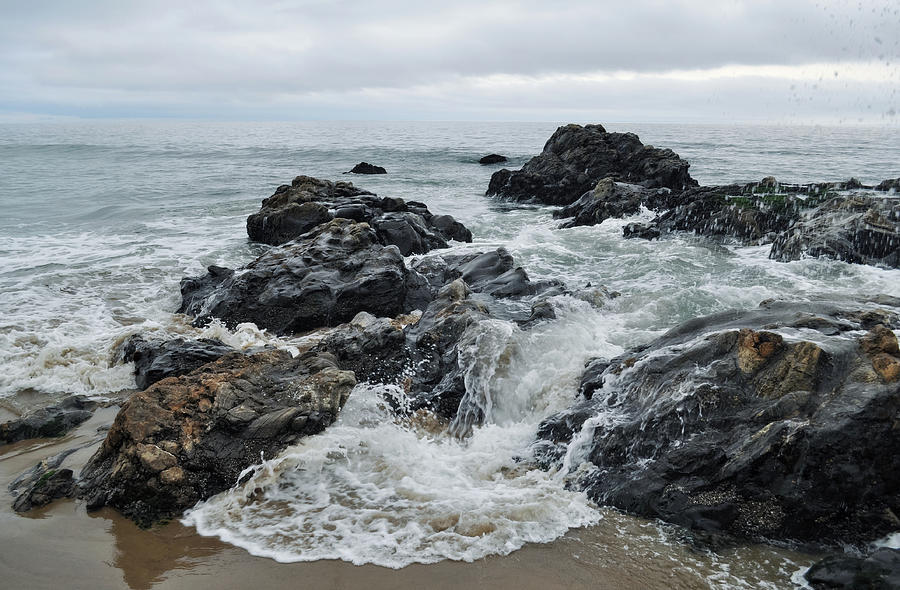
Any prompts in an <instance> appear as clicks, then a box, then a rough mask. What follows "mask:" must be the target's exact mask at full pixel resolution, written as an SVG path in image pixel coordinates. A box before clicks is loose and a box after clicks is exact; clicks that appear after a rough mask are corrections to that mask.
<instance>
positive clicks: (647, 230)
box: [622, 223, 662, 240]
mask: <svg viewBox="0 0 900 590" xmlns="http://www.w3.org/2000/svg"><path fill="white" fill-rule="evenodd" d="M660 235H662V234H661V232H660V231H659V227H657V226H656V224H654V223H629V224H627V225H626V226H625V227H623V228H622V236H623V237H624V238H626V239H630V238H640V239H642V240H656V239H659V237H660Z"/></svg>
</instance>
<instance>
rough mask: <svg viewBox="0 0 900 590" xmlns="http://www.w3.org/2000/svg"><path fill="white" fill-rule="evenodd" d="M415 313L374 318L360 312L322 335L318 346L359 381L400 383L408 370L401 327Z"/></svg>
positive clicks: (408, 322)
mask: <svg viewBox="0 0 900 590" xmlns="http://www.w3.org/2000/svg"><path fill="white" fill-rule="evenodd" d="M418 318H419V315H410V316H399V317H397V318H376V317H375V316H373V315H371V314H369V313H366V312H361V313H359V314H357V316H356V317H354V318H353V321H351V322H350V323H349V324H347V325H346V326H342V327H341V329H338V330H335V331H334V332H332V333H331V334H329V335H328V336H326V337H325V338H324V339H323V341H322V343H321V344H320V345H319V349H320V350H322V351H327V352H328V353H330V354H332V355H333V356H334V358H335V359H336V360H337V363H338V366H340V367H341V368H342V369H346V370H348V371H353V373H354V374H355V375H356V379H357V380H358V381H359V382H361V383H362V382H366V383H381V384H389V385H395V384H400V383H401V381H403V379H404V377H406V373H407V372H410V371H409V369H410V353H409V350H408V348H407V346H406V333H405V332H404V328H405V327H406V326H408V325H409V324H412V323H415V322H416V321H417V320H418Z"/></svg>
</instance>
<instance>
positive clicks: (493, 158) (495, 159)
mask: <svg viewBox="0 0 900 590" xmlns="http://www.w3.org/2000/svg"><path fill="white" fill-rule="evenodd" d="M500 162H506V156H501V155H500V154H489V155H487V156H485V157H483V158H481V159H480V160H478V163H479V164H499V163H500Z"/></svg>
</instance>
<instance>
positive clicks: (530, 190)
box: [487, 125, 697, 205]
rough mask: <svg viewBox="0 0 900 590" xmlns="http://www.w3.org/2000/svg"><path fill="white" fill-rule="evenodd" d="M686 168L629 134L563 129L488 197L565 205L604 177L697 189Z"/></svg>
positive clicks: (505, 174) (499, 179) (502, 173)
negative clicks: (539, 152) (540, 151)
mask: <svg viewBox="0 0 900 590" xmlns="http://www.w3.org/2000/svg"><path fill="white" fill-rule="evenodd" d="M689 166H690V165H689V164H688V163H687V162H686V161H684V160H682V159H681V158H680V157H678V154H676V153H675V152H673V151H672V150H668V149H658V148H654V147H652V146H645V145H644V144H643V143H641V141H640V139H638V136H637V135H635V134H633V133H607V132H606V130H605V129H604V128H603V127H602V126H601V125H586V126H584V127H582V126H581V125H566V126H564V127H560V128H559V129H557V130H556V132H555V133H554V134H553V135H552V136H551V137H550V139H549V140H548V141H547V143H546V144H545V145H544V150H543V152H542V153H541V154H540V155H538V156H535V157H534V158H532V159H531V160H529V161H528V163H527V164H525V166H524V167H522V169H521V170H516V171H510V170H506V169H504V170H499V171H497V172H495V173H494V174H493V176H491V181H490V184H489V186H488V190H487V194H488V195H497V196H500V197H503V198H506V199H511V200H516V201H536V202H539V203H544V204H547V205H568V204H570V203H573V202H574V201H576V200H577V199H578V198H579V197H581V196H582V195H583V194H584V193H586V192H587V191H589V190H591V189H593V188H594V186H595V185H596V184H597V182H598V181H599V180H601V179H603V178H606V177H610V178H612V179H614V180H616V181H620V182H627V183H633V184H640V185H641V186H644V187H647V188H659V187H666V188H670V189H674V190H679V191H680V190H682V189H684V188H686V187H690V186H696V184H697V183H696V181H694V180H693V179H692V178H691V176H690V174H688V168H689Z"/></svg>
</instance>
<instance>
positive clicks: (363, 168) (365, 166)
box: [350, 162, 387, 174]
mask: <svg viewBox="0 0 900 590" xmlns="http://www.w3.org/2000/svg"><path fill="white" fill-rule="evenodd" d="M350 174H387V170H385V169H384V168H382V167H381V166H376V165H374V164H369V163H368V162H360V163H359V164H357V165H356V166H354V167H353V169H352V170H350Z"/></svg>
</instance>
